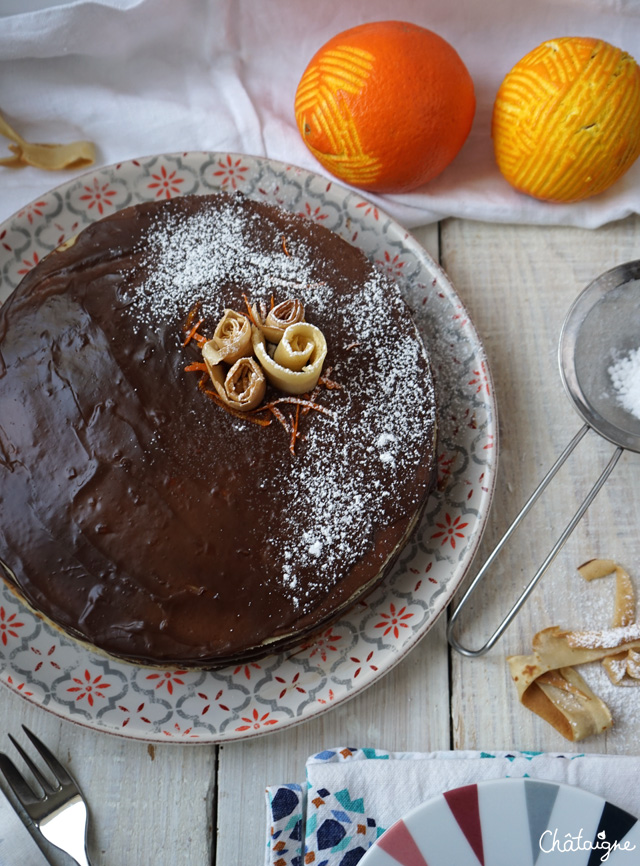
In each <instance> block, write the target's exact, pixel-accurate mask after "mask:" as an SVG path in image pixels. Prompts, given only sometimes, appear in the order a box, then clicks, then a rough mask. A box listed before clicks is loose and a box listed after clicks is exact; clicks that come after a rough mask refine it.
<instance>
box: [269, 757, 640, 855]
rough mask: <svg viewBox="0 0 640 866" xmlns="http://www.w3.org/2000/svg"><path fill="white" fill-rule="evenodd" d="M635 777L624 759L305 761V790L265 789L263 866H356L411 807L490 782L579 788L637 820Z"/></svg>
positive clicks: (638, 770)
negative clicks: (535, 782) (537, 782)
mask: <svg viewBox="0 0 640 866" xmlns="http://www.w3.org/2000/svg"><path fill="white" fill-rule="evenodd" d="M639 774H640V758H638V757H630V756H626V755H625V756H612V755H587V754H577V755H576V754H548V753H546V754H543V753H538V752H504V751H500V752H476V751H466V752H428V753H422V752H420V753H416V752H385V751H382V750H379V749H356V748H344V747H342V748H337V749H327V750H325V751H322V752H319V753H318V754H316V755H312V756H311V757H310V758H309V759H308V760H307V764H306V775H307V779H306V783H305V784H296V783H290V784H284V785H276V786H272V787H269V788H267V791H266V800H267V845H266V854H265V866H310V864H313V866H355V864H356V863H358V862H359V861H360V860H361V858H362V857H363V856H364V854H365V853H366V852H367V851H368V849H369V848H370V847H371V845H373V843H374V842H375V841H376V839H377V838H378V837H379V836H380V835H382V833H383V832H384V831H385V830H386V829H387V828H388V827H390V826H391V825H392V824H394V823H395V822H396V821H397V820H398V819H400V818H401V817H403V816H404V815H406V814H407V812H409V811H410V810H411V809H413V808H414V807H415V806H418V805H419V804H420V803H423V802H425V801H427V800H429V799H431V798H432V797H435V796H437V795H438V794H442V793H444V792H445V791H448V790H451V789H453V788H458V787H462V786H463V785H470V784H474V783H477V782H482V781H485V780H488V779H500V778H506V777H515V778H523V777H530V778H534V779H545V780H548V781H555V782H560V783H566V784H569V785H576V786H578V787H580V788H584V789H585V790H587V791H591V792H592V793H594V794H598V795H599V796H601V797H603V798H605V799H606V800H608V801H609V802H611V803H613V804H615V805H617V806H619V807H620V808H622V809H625V810H626V811H628V812H630V813H631V814H633V815H640V786H638V784H637V779H638V776H639Z"/></svg>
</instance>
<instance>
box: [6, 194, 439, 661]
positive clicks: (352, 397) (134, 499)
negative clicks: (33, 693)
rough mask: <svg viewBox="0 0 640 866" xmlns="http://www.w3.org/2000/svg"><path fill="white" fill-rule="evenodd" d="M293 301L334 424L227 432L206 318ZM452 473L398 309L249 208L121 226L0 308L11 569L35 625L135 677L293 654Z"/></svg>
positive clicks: (214, 203)
mask: <svg viewBox="0 0 640 866" xmlns="http://www.w3.org/2000/svg"><path fill="white" fill-rule="evenodd" d="M292 298H295V299H299V300H300V301H301V302H302V304H303V305H304V308H305V311H306V318H307V321H308V322H312V323H313V324H314V325H315V326H317V327H318V328H320V329H321V331H322V333H323V334H324V335H325V337H326V343H327V354H326V360H325V373H326V375H327V377H328V378H329V377H330V382H331V387H328V386H327V387H323V386H322V379H321V380H320V383H319V384H318V386H317V389H316V390H315V392H314V396H313V400H314V402H315V403H316V404H317V405H318V406H321V407H322V410H323V411H305V407H303V408H302V411H301V410H300V409H299V408H298V409H296V405H295V404H294V403H292V404H291V405H288V404H286V403H284V404H280V409H281V414H282V415H283V419H284V423H282V419H280V422H279V421H278V419H276V418H275V417H274V418H273V419H272V423H268V424H258V423H255V418H253V419H252V418H251V417H246V418H243V417H239V415H238V414H237V413H233V412H230V411H228V410H225V408H223V407H221V406H220V405H219V404H218V403H217V402H216V401H215V400H214V399H211V398H210V397H209V396H208V395H207V393H206V390H207V389H206V387H204V380H205V379H206V373H205V374H198V373H195V374H194V372H192V371H187V370H185V367H189V366H190V365H192V364H194V363H197V362H198V361H201V360H202V357H201V355H200V350H199V348H198V345H197V344H196V343H195V342H194V341H193V340H192V341H189V342H188V343H187V345H185V339H184V334H185V331H184V328H185V322H186V321H187V320H188V317H189V315H190V313H191V311H192V310H193V308H194V305H196V304H197V305H198V316H199V318H200V319H202V323H201V324H200V325H199V331H200V333H201V334H203V335H205V336H208V337H209V336H211V335H212V334H213V331H214V328H215V327H216V323H217V322H219V321H220V319H221V317H222V315H223V313H224V310H225V309H232V310H236V311H243V310H247V300H249V301H250V302H251V303H254V304H260V303H262V304H265V305H267V306H268V305H269V303H275V304H280V303H282V302H285V301H287V300H289V299H292ZM271 299H273V301H272V300H271ZM200 375H202V376H203V379H202V380H201V379H200ZM278 396H282V395H278V392H277V389H274V387H273V386H272V385H269V386H268V387H267V393H266V396H265V401H267V402H268V401H269V400H271V401H273V400H274V399H277V398H278ZM296 411H297V412H298V419H297V424H298V435H297V436H296V437H294V438H295V449H292V448H290V436H289V435H288V433H287V430H286V429H285V428H286V427H287V425H291V424H292V423H293V418H294V412H296ZM261 417H264V413H263V415H262V416H261ZM434 449H435V406H434V394H433V388H432V382H431V376H430V369H429V362H428V358H427V354H426V351H425V348H424V345H423V343H422V340H421V338H420V337H419V335H418V333H417V331H416V328H415V326H414V324H413V321H412V319H411V316H410V314H409V311H408V309H407V308H406V306H405V304H404V302H403V300H402V298H401V296H400V293H399V291H398V289H397V288H396V286H395V285H394V284H393V283H391V282H390V281H389V280H388V279H387V278H386V277H384V276H383V275H382V274H380V273H379V272H378V271H377V269H376V268H375V267H374V266H373V265H371V264H370V263H369V262H368V261H367V259H366V258H365V256H364V255H363V254H362V253H361V252H360V251H358V250H356V249H355V248H353V247H352V246H351V245H350V244H348V243H346V242H345V241H343V240H341V239H340V238H338V237H337V236H336V235H335V234H333V233H332V232H330V231H328V230H326V229H324V228H323V227H321V226H318V225H316V224H314V223H312V222H310V221H307V220H305V219H303V218H301V217H298V216H293V215H291V214H289V213H286V212H284V211H282V210H280V209H278V208H275V207H272V206H269V205H265V204H262V203H256V202H252V201H250V200H248V199H246V198H244V197H242V196H233V197H230V196H226V195H223V194H220V195H211V196H185V197H181V198H176V199H174V200H170V201H166V202H162V203H160V202H152V203H145V204H140V205H136V206H133V207H129V208H126V209H124V210H122V211H120V212H118V213H116V214H114V215H113V216H110V217H108V218H106V219H103V220H101V221H99V222H96V223H94V224H93V225H91V226H90V227H89V228H87V229H85V230H84V231H83V232H82V233H81V234H80V235H78V237H77V239H76V240H75V242H74V243H73V244H72V245H70V246H67V247H66V248H61V249H60V250H57V251H55V252H53V253H51V254H49V255H48V256H47V257H46V258H45V259H43V260H42V261H41V262H40V263H39V264H38V265H37V266H36V267H35V268H34V269H33V270H32V271H31V272H30V273H29V274H28V275H27V276H26V277H25V278H24V280H23V281H22V283H21V284H20V285H19V286H18V288H17V289H16V290H15V291H14V292H13V294H12V295H11V296H10V298H9V299H8V300H7V302H6V303H5V304H4V305H3V306H2V307H0V515H1V516H0V559H2V560H3V561H4V562H5V563H6V564H7V566H8V567H9V569H10V570H11V575H10V578H9V579H10V585H11V586H12V588H13V589H14V590H15V591H16V592H17V593H18V595H19V596H20V597H21V598H23V599H24V600H25V601H26V602H27V603H28V604H29V605H30V606H31V607H33V608H34V609H35V610H36V611H38V612H39V613H41V614H42V615H44V617H45V618H46V619H47V620H49V621H51V622H53V623H54V624H55V625H56V626H58V627H60V628H62V629H63V630H65V631H67V632H68V633H69V634H71V635H73V636H75V637H76V638H79V639H80V640H82V641H85V642H87V643H88V644H90V645H92V646H94V647H97V648H98V649H100V650H102V651H104V652H106V653H108V654H111V655H114V656H117V657H119V658H123V659H127V660H131V661H135V662H139V663H144V664H152V665H167V664H179V665H181V666H187V667H188V666H194V667H205V668H206V667H217V666H221V665H224V664H228V663H230V662H232V661H237V660H239V659H248V658H253V657H257V656H259V655H263V654H265V653H266V652H270V651H272V650H279V649H281V648H287V647H289V646H292V645H294V644H296V643H298V642H299V641H300V640H301V639H302V638H303V637H305V636H306V635H309V634H310V633H312V632H313V631H314V630H316V629H318V627H320V626H321V625H323V624H324V623H326V622H328V621H329V620H330V619H331V618H332V617H334V616H335V615H337V614H338V613H339V612H341V611H342V610H344V609H346V608H347V607H348V606H349V605H351V604H353V603H354V602H355V601H356V600H357V599H359V598H360V597H361V596H362V595H363V594H364V593H365V592H368V591H370V590H371V589H372V588H373V586H375V585H377V583H378V582H379V581H380V579H382V578H383V576H384V575H385V574H386V573H387V572H388V569H389V567H390V565H391V564H392V562H393V561H394V560H395V558H396V557H397V556H398V554H399V552H400V549H401V547H402V545H403V543H404V542H405V541H406V540H407V538H408V535H409V533H410V531H411V529H412V528H413V526H414V525H415V522H416V520H417V518H418V517H419V515H420V514H421V511H422V509H423V507H424V504H425V502H426V498H427V496H428V494H429V491H430V489H431V486H432V483H433V480H434V465H435V455H434Z"/></svg>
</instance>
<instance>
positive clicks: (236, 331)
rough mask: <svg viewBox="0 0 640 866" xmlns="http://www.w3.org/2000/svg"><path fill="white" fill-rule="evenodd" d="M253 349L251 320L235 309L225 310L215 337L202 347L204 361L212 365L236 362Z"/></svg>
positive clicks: (217, 326) (249, 353) (214, 334)
mask: <svg viewBox="0 0 640 866" xmlns="http://www.w3.org/2000/svg"><path fill="white" fill-rule="evenodd" d="M252 351H253V349H252V346H251V322H250V321H249V319H247V317H246V316H243V315H242V313H236V311H235V310H225V311H224V315H223V317H222V318H221V319H220V321H219V322H218V324H217V325H216V329H215V331H214V332H213V337H212V338H211V339H210V340H207V342H206V343H205V344H204V345H203V347H202V355H203V358H204V362H205V364H207V366H209V365H211V366H212V367H215V366H216V365H217V364H220V363H222V362H223V361H224V362H225V363H226V364H235V362H236V361H238V360H239V359H240V358H246V357H248V356H249V355H251V353H252Z"/></svg>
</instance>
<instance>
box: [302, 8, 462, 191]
mask: <svg viewBox="0 0 640 866" xmlns="http://www.w3.org/2000/svg"><path fill="white" fill-rule="evenodd" d="M474 112H475V95H474V89H473V82H472V80H471V76H470V75H469V72H468V70H467V68H466V66H465V65H464V63H463V62H462V60H461V59H460V57H459V56H458V54H457V52H456V51H455V49H454V48H453V47H452V46H451V45H450V44H449V43H448V42H447V41H446V40H444V39H443V38H442V37H441V36H438V34H437V33H433V32H432V31H431V30H425V28H424V27H418V26H417V25H415V24H407V23H404V22H402V21H377V22H374V23H371V24H362V25H360V26H358V27H353V28H352V29H351V30H345V31H344V32H343V33H339V34H338V35H337V36H334V37H333V38H332V39H330V40H329V41H328V42H327V43H325V45H323V46H322V48H320V49H319V51H318V52H317V53H316V54H315V55H314V57H313V58H312V59H311V61H310V63H309V65H308V67H307V69H306V70H305V72H304V75H303V76H302V78H301V80H300V83H299V85H298V89H297V92H296V100H295V116H296V122H297V124H298V129H299V130H300V134H301V135H302V138H303V140H304V143H305V144H306V145H307V147H308V148H309V150H310V151H311V153H312V154H313V155H314V156H315V157H316V159H318V161H319V162H320V163H321V164H322V165H323V166H324V167H325V168H326V169H327V170H328V171H330V172H331V173H332V174H334V175H335V176H336V177H338V178H340V179H341V180H343V181H346V182H347V183H349V184H352V185H353V186H357V187H360V188H362V189H367V190H372V191H375V192H406V191H408V190H411V189H415V188H416V187H419V186H421V185H422V184H425V183H427V181H429V180H431V179H432V178H434V177H435V176H436V175H438V174H440V172H441V171H443V169H444V168H446V166H448V165H449V163H450V162H451V161H452V160H453V158H454V157H455V156H456V154H457V153H458V151H459V150H460V148H461V147H462V145H463V144H464V141H465V139H466V138H467V135H468V134H469V130H470V129H471V123H472V121H473V115H474Z"/></svg>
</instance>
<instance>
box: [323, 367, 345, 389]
mask: <svg viewBox="0 0 640 866" xmlns="http://www.w3.org/2000/svg"><path fill="white" fill-rule="evenodd" d="M332 372H333V367H327V369H326V370H325V373H324V376H320V378H319V379H318V385H324V387H325V388H326V389H327V390H328V391H335V390H336V389H337V390H341V389H342V385H341V384H340V383H339V382H334V381H333V379H330V378H329V376H330V375H331V373H332Z"/></svg>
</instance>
